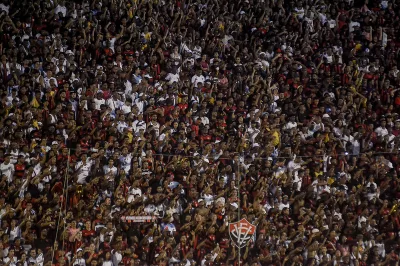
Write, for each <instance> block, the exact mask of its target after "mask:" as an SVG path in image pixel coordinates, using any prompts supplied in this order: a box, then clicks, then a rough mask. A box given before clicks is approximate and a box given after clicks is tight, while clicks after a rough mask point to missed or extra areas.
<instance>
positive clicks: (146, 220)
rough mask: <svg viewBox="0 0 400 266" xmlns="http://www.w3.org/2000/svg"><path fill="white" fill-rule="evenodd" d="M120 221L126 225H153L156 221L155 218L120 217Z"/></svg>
mask: <svg viewBox="0 0 400 266" xmlns="http://www.w3.org/2000/svg"><path fill="white" fill-rule="evenodd" d="M121 220H122V221H123V222H127V223H153V222H155V221H156V220H157V217H156V216H122V217H121Z"/></svg>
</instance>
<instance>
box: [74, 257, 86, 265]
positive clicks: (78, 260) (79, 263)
mask: <svg viewBox="0 0 400 266" xmlns="http://www.w3.org/2000/svg"><path fill="white" fill-rule="evenodd" d="M72 265H73V266H86V262H85V259H84V258H80V259H76V260H75V261H74V263H73V264H72Z"/></svg>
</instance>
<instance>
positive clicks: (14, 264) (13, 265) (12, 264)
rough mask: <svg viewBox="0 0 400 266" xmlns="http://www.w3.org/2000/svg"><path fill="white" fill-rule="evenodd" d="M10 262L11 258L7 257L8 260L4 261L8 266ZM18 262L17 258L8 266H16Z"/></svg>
mask: <svg viewBox="0 0 400 266" xmlns="http://www.w3.org/2000/svg"><path fill="white" fill-rule="evenodd" d="M10 260H11V259H10V258H9V257H6V258H4V259H3V262H4V263H6V264H7V263H8V262H9V261H10ZM17 261H18V259H17V257H13V258H12V260H11V262H10V264H8V265H9V266H16V265H17Z"/></svg>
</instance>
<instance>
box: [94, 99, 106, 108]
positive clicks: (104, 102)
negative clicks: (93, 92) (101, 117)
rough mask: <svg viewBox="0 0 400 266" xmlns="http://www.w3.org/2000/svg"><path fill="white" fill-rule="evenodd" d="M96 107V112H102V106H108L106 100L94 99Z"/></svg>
mask: <svg viewBox="0 0 400 266" xmlns="http://www.w3.org/2000/svg"><path fill="white" fill-rule="evenodd" d="M93 101H94V105H95V107H94V108H95V109H96V110H98V111H100V106H101V105H102V104H106V100H104V99H97V98H94V100H93Z"/></svg>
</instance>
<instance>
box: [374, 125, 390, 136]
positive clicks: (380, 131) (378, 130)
mask: <svg viewBox="0 0 400 266" xmlns="http://www.w3.org/2000/svg"><path fill="white" fill-rule="evenodd" d="M375 133H376V135H378V137H384V136H386V135H387V134H388V130H387V129H386V128H383V127H378V128H376V129H375Z"/></svg>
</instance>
